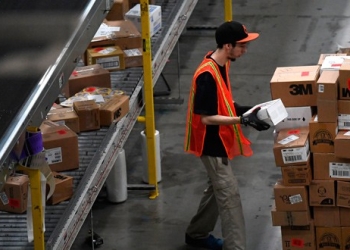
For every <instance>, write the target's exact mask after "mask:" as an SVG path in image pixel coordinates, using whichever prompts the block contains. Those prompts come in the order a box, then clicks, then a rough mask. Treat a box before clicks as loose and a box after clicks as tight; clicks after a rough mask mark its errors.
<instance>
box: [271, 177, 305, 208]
mask: <svg viewBox="0 0 350 250" xmlns="http://www.w3.org/2000/svg"><path fill="white" fill-rule="evenodd" d="M273 190H274V195H275V202H276V210H277V211H307V210H309V202H308V191H307V188H306V187H305V186H285V185H283V184H282V181H278V182H277V183H276V184H275V186H274V188H273Z"/></svg>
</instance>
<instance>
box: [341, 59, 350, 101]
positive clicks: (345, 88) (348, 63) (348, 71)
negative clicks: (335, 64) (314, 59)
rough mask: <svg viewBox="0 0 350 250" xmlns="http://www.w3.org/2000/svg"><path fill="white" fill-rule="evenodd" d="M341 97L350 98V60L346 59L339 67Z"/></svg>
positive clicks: (343, 98)
mask: <svg viewBox="0 0 350 250" xmlns="http://www.w3.org/2000/svg"><path fill="white" fill-rule="evenodd" d="M339 99H341V100H349V99H350V60H344V62H343V64H342V65H341V66H340V68H339Z"/></svg>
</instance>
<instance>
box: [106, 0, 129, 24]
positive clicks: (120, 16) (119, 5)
mask: <svg viewBox="0 0 350 250" xmlns="http://www.w3.org/2000/svg"><path fill="white" fill-rule="evenodd" d="M128 10H129V1H128V0H114V3H113V5H112V8H111V10H110V11H109V12H108V14H107V16H106V19H107V20H108V21H114V20H124V15H125V13H126V12H128Z"/></svg>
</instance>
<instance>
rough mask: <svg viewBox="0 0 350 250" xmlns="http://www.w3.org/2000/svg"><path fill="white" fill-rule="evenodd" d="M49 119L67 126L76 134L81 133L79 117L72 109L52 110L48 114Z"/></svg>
mask: <svg viewBox="0 0 350 250" xmlns="http://www.w3.org/2000/svg"><path fill="white" fill-rule="evenodd" d="M47 119H48V120H50V121H53V122H56V123H58V124H59V125H65V126H67V127H68V128H70V129H71V130H72V131H74V132H75V133H79V132H80V130H79V117H78V115H77V113H76V112H75V111H74V110H73V109H72V108H60V109H51V110H50V111H49V113H48V114H47Z"/></svg>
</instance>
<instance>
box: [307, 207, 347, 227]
mask: <svg viewBox="0 0 350 250" xmlns="http://www.w3.org/2000/svg"><path fill="white" fill-rule="evenodd" d="M312 210H313V218H314V222H315V226H317V227H339V226H340V225H341V224H340V209H339V207H320V206H316V207H312Z"/></svg>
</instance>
